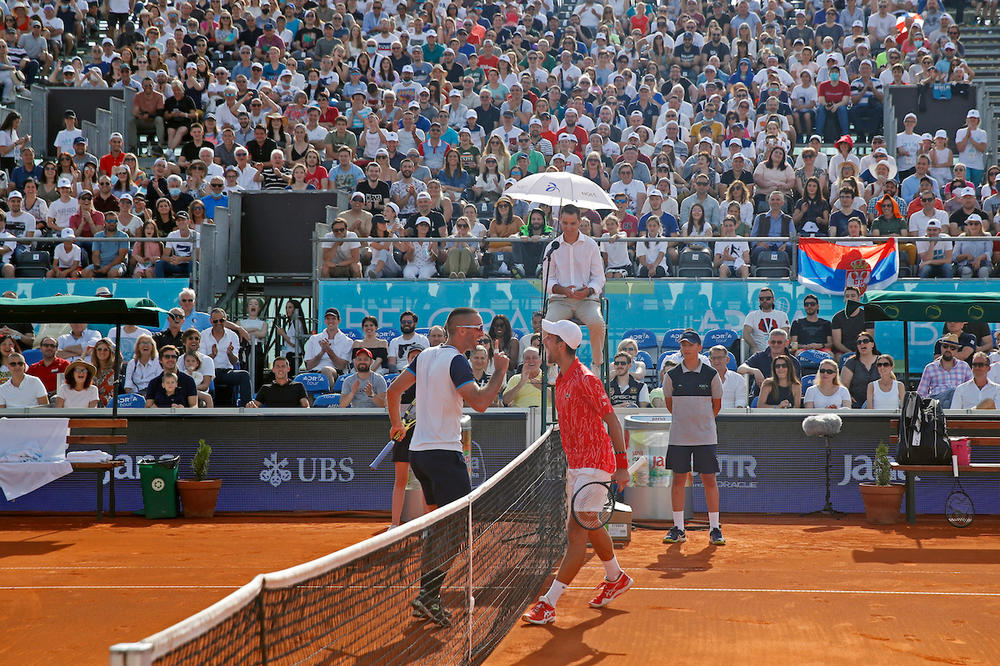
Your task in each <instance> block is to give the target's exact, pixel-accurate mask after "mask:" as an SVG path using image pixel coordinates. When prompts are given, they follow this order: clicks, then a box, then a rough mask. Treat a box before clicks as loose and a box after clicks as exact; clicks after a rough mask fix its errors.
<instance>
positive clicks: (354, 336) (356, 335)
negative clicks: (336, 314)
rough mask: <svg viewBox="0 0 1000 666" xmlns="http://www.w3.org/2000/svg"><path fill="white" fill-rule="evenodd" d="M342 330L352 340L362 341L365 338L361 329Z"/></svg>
mask: <svg viewBox="0 0 1000 666" xmlns="http://www.w3.org/2000/svg"><path fill="white" fill-rule="evenodd" d="M340 330H341V331H342V332H343V333H344V335H346V336H347V337H349V338H350V339H351V340H360V339H362V338H363V337H365V334H364V332H363V331H362V330H361V329H360V328H342V329H340Z"/></svg>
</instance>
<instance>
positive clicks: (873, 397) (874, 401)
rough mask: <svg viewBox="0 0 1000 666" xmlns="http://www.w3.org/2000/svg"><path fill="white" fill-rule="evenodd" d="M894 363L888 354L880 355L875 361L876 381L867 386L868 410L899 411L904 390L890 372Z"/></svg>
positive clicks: (894, 374) (901, 383)
mask: <svg viewBox="0 0 1000 666" xmlns="http://www.w3.org/2000/svg"><path fill="white" fill-rule="evenodd" d="M895 364H896V361H895V360H894V359H893V358H892V357H891V356H889V355H888V354H881V355H879V357H878V360H876V361H875V366H876V367H877V368H878V379H876V380H875V381H873V382H872V383H870V384H869V385H868V406H867V407H868V409H891V410H896V409H899V408H900V407H901V406H902V404H903V393H905V392H906V388H905V387H904V386H903V382H901V381H899V380H898V379H896V373H894V372H893V371H892V368H893V366H894V365H895Z"/></svg>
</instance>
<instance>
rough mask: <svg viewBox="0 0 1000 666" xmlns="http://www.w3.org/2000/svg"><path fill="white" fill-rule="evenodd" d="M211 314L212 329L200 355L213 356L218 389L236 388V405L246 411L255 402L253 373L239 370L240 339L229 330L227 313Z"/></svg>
mask: <svg viewBox="0 0 1000 666" xmlns="http://www.w3.org/2000/svg"><path fill="white" fill-rule="evenodd" d="M209 314H210V316H211V322H212V327H211V328H207V329H205V330H204V331H202V332H201V348H200V350H199V351H201V353H202V354H204V355H205V356H210V357H211V358H212V362H213V363H214V364H215V385H216V386H220V385H221V386H230V387H233V389H234V391H233V404H234V406H236V407H242V406H243V405H245V404H246V403H247V402H249V401H250V400H252V399H253V390H252V388H251V386H250V373H249V372H247V371H246V370H237V369H236V366H237V365H238V364H239V362H240V357H239V353H240V337H239V336H238V335H237V334H236V332H235V331H232V330H230V329H228V328H226V311H225V310H223V309H222V308H212V311H211V312H210V313H209ZM216 402H218V398H216Z"/></svg>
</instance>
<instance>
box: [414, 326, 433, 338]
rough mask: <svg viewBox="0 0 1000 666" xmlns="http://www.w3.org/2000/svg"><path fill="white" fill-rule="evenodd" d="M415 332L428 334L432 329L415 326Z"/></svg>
mask: <svg viewBox="0 0 1000 666" xmlns="http://www.w3.org/2000/svg"><path fill="white" fill-rule="evenodd" d="M413 332H414V333H419V334H420V335H424V336H426V335H427V334H428V333H430V332H431V329H429V328H415V329H413Z"/></svg>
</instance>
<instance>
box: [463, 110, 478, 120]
mask: <svg viewBox="0 0 1000 666" xmlns="http://www.w3.org/2000/svg"><path fill="white" fill-rule="evenodd" d="M469 118H476V119H477V120H478V119H479V114H478V113H476V112H475V111H474V110H473V109H469V110H468V111H466V112H465V119H466V120H468V119H469Z"/></svg>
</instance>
